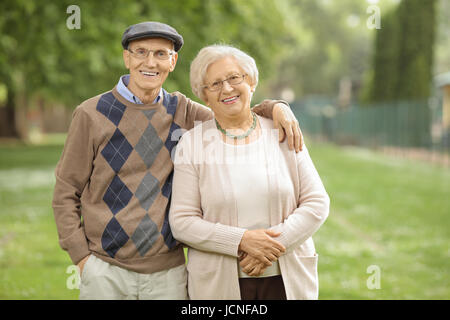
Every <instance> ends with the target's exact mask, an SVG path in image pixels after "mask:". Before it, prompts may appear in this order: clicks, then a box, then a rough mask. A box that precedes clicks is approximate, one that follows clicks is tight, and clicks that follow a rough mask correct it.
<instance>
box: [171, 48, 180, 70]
mask: <svg viewBox="0 0 450 320" xmlns="http://www.w3.org/2000/svg"><path fill="white" fill-rule="evenodd" d="M177 61H178V52H175V53H174V54H172V57H171V59H170V62H171V63H170V69H169V70H170V72H172V71H173V70H175V66H176V65H177Z"/></svg>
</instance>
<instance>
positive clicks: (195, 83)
mask: <svg viewBox="0 0 450 320" xmlns="http://www.w3.org/2000/svg"><path fill="white" fill-rule="evenodd" d="M225 57H232V58H234V59H235V60H236V62H237V63H238V64H239V66H240V67H241V68H242V70H243V71H244V72H245V73H246V74H247V75H248V77H249V79H250V84H252V85H254V86H255V87H256V85H257V84H258V68H257V67H256V63H255V60H254V59H253V58H252V57H250V56H249V55H248V54H246V53H245V52H243V51H241V50H239V49H237V48H235V47H232V46H229V45H222V44H214V45H210V46H207V47H204V48H203V49H201V50H200V51H199V53H198V54H197V56H196V57H195V59H194V60H193V61H192V63H191V71H190V81H191V88H192V92H194V94H195V95H196V96H197V97H199V98H200V99H201V100H203V101H205V97H204V91H203V90H204V86H205V83H204V80H205V76H206V71H207V69H208V67H209V65H211V64H212V63H213V62H215V61H217V60H220V59H222V58H225Z"/></svg>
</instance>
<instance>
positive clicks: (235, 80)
mask: <svg viewBox="0 0 450 320" xmlns="http://www.w3.org/2000/svg"><path fill="white" fill-rule="evenodd" d="M245 76H247V75H246V74H242V75H241V74H233V75H232V76H229V77H228V78H226V79H225V80H218V81H214V82H213V83H211V84H209V85H205V86H203V88H206V89H208V90H209V91H219V90H220V89H222V87H223V83H224V82H225V81H226V82H228V84H229V85H231V86H235V85H238V84H240V83H242V81H244V78H245Z"/></svg>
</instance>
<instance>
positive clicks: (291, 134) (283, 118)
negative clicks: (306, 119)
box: [273, 103, 303, 152]
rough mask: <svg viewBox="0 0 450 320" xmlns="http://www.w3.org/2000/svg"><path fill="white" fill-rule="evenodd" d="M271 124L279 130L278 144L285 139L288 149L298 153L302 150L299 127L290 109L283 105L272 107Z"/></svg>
mask: <svg viewBox="0 0 450 320" xmlns="http://www.w3.org/2000/svg"><path fill="white" fill-rule="evenodd" d="M273 124H274V126H275V128H277V129H278V130H279V139H280V142H283V141H284V139H285V138H286V137H287V139H288V146H289V149H290V150H292V149H294V148H295V152H299V151H301V150H302V148H303V135H302V131H301V130H300V125H299V123H298V121H297V118H295V115H294V113H293V112H292V110H291V108H289V106H287V105H286V104H284V103H277V104H276V105H275V106H274V107H273Z"/></svg>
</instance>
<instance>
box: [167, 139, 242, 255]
mask: <svg viewBox="0 0 450 320" xmlns="http://www.w3.org/2000/svg"><path fill="white" fill-rule="evenodd" d="M186 138H187V137H186V136H183V138H182V139H181V140H180V142H179V144H178V146H177V151H176V156H175V161H174V166H175V169H174V177H173V183H172V203H171V208H170V214H169V222H170V227H171V230H172V234H173V236H174V238H175V239H177V240H178V241H180V242H183V243H185V244H187V245H188V246H190V247H192V248H195V249H198V250H202V251H209V252H215V253H220V254H225V255H231V256H234V257H237V256H238V247H239V243H240V242H241V239H242V236H243V234H244V232H245V231H246V229H243V228H238V227H232V226H228V225H224V224H220V223H214V222H210V221H207V220H205V219H204V218H203V213H202V208H201V196H200V185H199V175H198V172H197V169H196V167H195V165H194V164H193V160H192V156H191V150H190V149H192V145H191V143H190V142H189V139H186ZM200 152H201V150H200Z"/></svg>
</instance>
